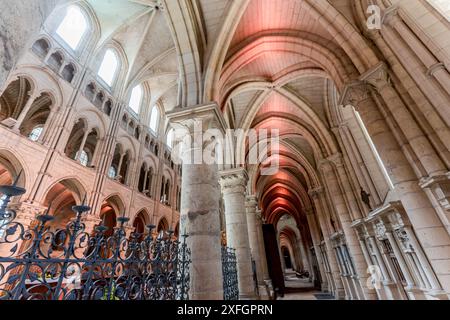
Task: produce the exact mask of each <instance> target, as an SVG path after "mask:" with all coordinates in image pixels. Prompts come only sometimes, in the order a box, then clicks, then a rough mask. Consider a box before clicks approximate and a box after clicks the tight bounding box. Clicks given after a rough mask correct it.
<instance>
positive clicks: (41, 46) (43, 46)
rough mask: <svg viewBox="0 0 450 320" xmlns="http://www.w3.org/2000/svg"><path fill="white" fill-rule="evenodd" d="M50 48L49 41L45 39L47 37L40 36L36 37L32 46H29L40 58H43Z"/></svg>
mask: <svg viewBox="0 0 450 320" xmlns="http://www.w3.org/2000/svg"><path fill="white" fill-rule="evenodd" d="M51 48H52V44H51V41H50V40H48V39H47V37H42V36H41V37H40V38H39V39H37V40H36V41H35V42H34V43H33V46H32V47H31V50H32V51H33V52H34V53H35V54H36V55H37V56H38V57H40V58H41V59H44V58H45V57H46V56H47V54H48V53H49V52H50V50H51Z"/></svg>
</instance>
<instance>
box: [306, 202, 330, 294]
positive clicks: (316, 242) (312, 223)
mask: <svg viewBox="0 0 450 320" xmlns="http://www.w3.org/2000/svg"><path fill="white" fill-rule="evenodd" d="M306 218H307V219H308V225H309V230H310V231H311V238H312V241H313V246H314V251H315V253H316V258H317V264H318V267H319V272H320V277H321V278H322V283H321V289H322V291H328V283H327V276H326V274H325V267H324V263H323V258H322V253H321V251H320V235H319V230H318V228H317V223H316V219H315V217H314V210H313V209H310V210H307V212H306Z"/></svg>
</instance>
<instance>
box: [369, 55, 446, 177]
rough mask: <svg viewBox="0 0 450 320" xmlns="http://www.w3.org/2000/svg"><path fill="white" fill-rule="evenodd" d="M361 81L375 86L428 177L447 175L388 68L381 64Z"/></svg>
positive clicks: (443, 165)
mask: <svg viewBox="0 0 450 320" xmlns="http://www.w3.org/2000/svg"><path fill="white" fill-rule="evenodd" d="M361 79H362V80H363V81H364V82H366V83H368V84H370V85H371V86H373V87H374V88H375V89H376V91H377V92H378V93H379V94H380V96H381V97H382V98H383V100H384V102H385V104H386V107H387V109H388V110H389V111H390V113H391V114H392V117H393V118H394V120H395V122H396V124H397V125H398V126H399V128H400V130H401V132H402V133H403V134H404V136H405V138H406V139H407V141H408V143H409V144H410V146H411V149H412V151H413V152H414V154H415V155H416V156H417V158H418V160H419V161H420V164H421V165H422V166H423V170H425V172H426V173H427V174H428V175H433V174H445V173H446V171H447V170H446V167H445V164H444V163H443V162H442V160H441V158H439V156H438V155H437V154H436V151H435V149H434V148H433V146H432V145H431V143H430V141H429V140H428V138H427V137H426V136H425V135H424V133H423V131H422V129H421V128H420V127H419V125H418V123H417V121H416V120H415V119H414V117H413V116H412V114H411V112H410V111H409V110H408V109H407V107H406V106H405V104H404V103H403V101H402V99H401V98H400V96H399V95H398V93H397V91H396V90H395V88H394V86H393V85H392V80H391V78H390V76H389V71H388V69H387V66H386V65H384V64H383V63H380V64H379V65H377V66H376V67H375V68H373V69H371V70H369V71H368V72H367V73H365V74H363V75H362V76H361Z"/></svg>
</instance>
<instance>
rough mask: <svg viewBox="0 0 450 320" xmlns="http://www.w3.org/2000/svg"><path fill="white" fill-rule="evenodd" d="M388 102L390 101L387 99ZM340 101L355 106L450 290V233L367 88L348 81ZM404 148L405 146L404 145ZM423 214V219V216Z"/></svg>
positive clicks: (410, 217) (441, 277)
mask: <svg viewBox="0 0 450 320" xmlns="http://www.w3.org/2000/svg"><path fill="white" fill-rule="evenodd" d="M388 103H389V102H388ZM341 104H342V105H344V106H346V105H352V106H354V107H355V108H357V110H358V112H359V114H360V116H361V118H362V120H363V122H364V125H365V127H366V128H367V131H368V132H369V134H370V137H371V139H372V141H373V143H374V145H375V146H376V148H377V151H378V153H379V154H380V157H381V159H382V160H383V163H384V165H385V167H386V169H387V171H388V173H389V176H390V177H391V178H392V180H393V183H394V186H395V191H396V193H397V195H398V197H399V199H400V200H401V202H402V204H403V207H404V208H405V211H406V213H407V215H408V218H409V220H410V221H411V223H412V225H413V226H414V231H415V233H416V234H417V237H418V239H419V241H420V242H421V244H422V247H423V249H424V251H425V254H426V255H427V257H428V259H429V260H430V263H431V266H432V267H433V269H434V271H435V273H436V275H437V277H438V279H439V281H440V282H441V284H442V286H443V288H444V289H445V291H446V293H447V294H449V293H450V277H449V276H450V271H449V270H448V268H447V267H446V266H448V264H449V263H450V236H449V234H448V232H447V230H446V229H445V227H444V226H443V225H442V222H441V220H440V218H439V216H438V214H437V212H436V210H435V209H434V208H433V206H432V204H431V202H430V200H429V199H428V197H427V195H426V194H425V192H424V191H423V190H422V189H421V188H420V186H419V183H418V179H417V175H416V173H415V172H414V170H413V168H412V166H411V164H410V163H409V161H408V159H407V157H406V156H405V154H404V153H403V150H404V149H403V148H402V147H401V146H399V144H398V143H397V140H396V138H395V136H394V134H393V133H392V131H391V129H390V127H389V126H388V124H387V122H386V120H385V119H384V117H383V115H382V114H381V113H380V111H379V109H378V106H377V105H376V104H375V103H374V102H373V100H372V98H371V92H370V91H369V88H368V87H367V86H366V85H365V84H364V83H361V82H355V83H351V84H348V85H347V86H346V88H345V90H344V93H343V95H342V100H341ZM404 148H406V146H404ZM424 217H426V218H424Z"/></svg>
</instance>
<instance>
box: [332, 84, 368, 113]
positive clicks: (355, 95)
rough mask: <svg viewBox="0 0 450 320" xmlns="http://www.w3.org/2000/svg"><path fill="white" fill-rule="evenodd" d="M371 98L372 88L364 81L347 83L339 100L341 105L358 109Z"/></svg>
mask: <svg viewBox="0 0 450 320" xmlns="http://www.w3.org/2000/svg"><path fill="white" fill-rule="evenodd" d="M369 98H370V87H369V86H368V85H367V84H366V83H365V82H363V81H360V80H354V81H351V82H349V83H347V84H346V85H345V87H344V91H343V92H342V95H341V98H340V100H339V105H342V106H344V107H345V106H348V105H351V106H353V107H355V108H356V107H358V105H359V104H360V103H362V102H363V101H365V100H367V99H369Z"/></svg>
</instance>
